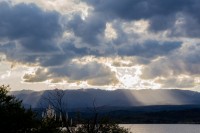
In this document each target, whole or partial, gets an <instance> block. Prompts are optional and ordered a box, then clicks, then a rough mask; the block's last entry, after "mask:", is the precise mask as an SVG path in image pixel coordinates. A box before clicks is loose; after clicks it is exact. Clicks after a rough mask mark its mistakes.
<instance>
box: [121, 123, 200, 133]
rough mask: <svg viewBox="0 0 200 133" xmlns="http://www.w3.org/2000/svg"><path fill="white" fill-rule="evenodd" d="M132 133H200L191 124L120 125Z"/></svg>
mask: <svg viewBox="0 0 200 133" xmlns="http://www.w3.org/2000/svg"><path fill="white" fill-rule="evenodd" d="M120 126H123V127H125V128H128V129H129V130H130V131H131V132H132V133H200V125H197V124H196V125H195V124H194V125H193V124H191V125H190V124H121V125H120Z"/></svg>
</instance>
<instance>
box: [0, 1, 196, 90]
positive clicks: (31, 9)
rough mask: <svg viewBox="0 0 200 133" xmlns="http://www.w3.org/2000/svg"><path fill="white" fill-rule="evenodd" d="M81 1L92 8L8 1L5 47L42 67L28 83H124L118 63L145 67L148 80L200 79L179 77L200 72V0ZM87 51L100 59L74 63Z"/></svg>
mask: <svg viewBox="0 0 200 133" xmlns="http://www.w3.org/2000/svg"><path fill="white" fill-rule="evenodd" d="M13 1H14V0H13ZM73 2H74V1H71V3H73ZM77 2H78V5H81V4H84V7H86V6H88V10H84V12H81V11H83V10H80V9H79V10H78V11H73V12H70V11H69V12H70V13H63V12H61V10H58V9H57V10H53V9H51V10H49V8H46V7H43V6H45V4H43V5H37V4H39V3H40V2H35V3H34V4H33V3H31V2H29V4H25V3H23V2H18V3H15V4H13V3H12V2H0V18H1V19H0V54H3V55H5V58H6V59H4V60H7V61H9V62H11V63H15V62H19V63H21V64H23V65H27V66H29V67H37V69H36V70H35V71H34V72H33V73H25V74H24V75H23V81H24V82H29V83H32V82H45V81H51V82H52V83H58V82H62V81H67V82H80V81H86V82H87V83H88V84H90V85H94V86H95V85H98V86H104V85H115V84H118V83H119V82H120V81H119V79H118V78H117V75H116V73H117V71H115V70H117V69H115V68H123V69H126V68H131V67H134V66H140V67H141V73H142V74H141V75H139V76H140V78H141V80H145V82H146V80H152V82H154V81H155V82H157V83H159V84H161V85H162V86H163V87H180V88H184V87H192V86H195V85H196V83H195V82H196V81H194V80H189V78H185V79H182V80H180V79H176V80H175V79H174V77H184V76H186V77H187V76H189V77H191V78H197V77H198V76H199V75H200V69H199V67H198V66H199V65H200V62H199V52H200V45H199V44H200V42H199V37H200V15H199V11H200V2H199V1H198V0H185V1H183V0H107V1H102V0H101V1H99V0H80V1H77ZM76 8H77V9H78V7H76ZM59 11H60V12H59ZM84 57H93V60H92V59H91V60H86V61H84V62H82V63H80V62H79V63H77V62H74V60H81V59H82V58H84ZM101 59H102V60H103V61H101ZM107 59H110V60H109V61H110V62H106V60H107ZM0 60H2V59H1V58H0ZM126 61H127V62H128V63H127V62H126ZM124 67H125V68H124ZM132 76H133V77H134V75H132ZM137 76H138V75H137ZM138 81H139V80H138ZM190 81H191V82H192V83H191V84H188V85H186V84H182V83H183V82H188V83H189V82H190ZM138 84H139V83H138ZM170 84H171V86H170ZM181 84H182V85H181ZM132 87H133V86H132Z"/></svg>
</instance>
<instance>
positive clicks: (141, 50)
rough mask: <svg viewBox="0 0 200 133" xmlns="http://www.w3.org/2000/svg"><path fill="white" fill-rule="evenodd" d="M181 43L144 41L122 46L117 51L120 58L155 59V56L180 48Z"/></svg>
mask: <svg viewBox="0 0 200 133" xmlns="http://www.w3.org/2000/svg"><path fill="white" fill-rule="evenodd" d="M181 44H182V43H181V42H158V41H151V40H150V41H146V42H144V43H141V44H133V45H126V46H122V47H121V48H119V50H118V54H119V55H121V56H141V57H146V58H153V57H154V58H155V57H157V56H162V55H167V54H168V53H170V52H171V51H173V50H175V49H177V48H180V47H181Z"/></svg>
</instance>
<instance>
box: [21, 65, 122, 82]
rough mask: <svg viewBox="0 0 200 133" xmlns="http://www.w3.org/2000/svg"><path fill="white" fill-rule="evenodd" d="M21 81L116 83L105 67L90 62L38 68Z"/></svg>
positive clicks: (114, 77) (113, 74)
mask: <svg viewBox="0 0 200 133" xmlns="http://www.w3.org/2000/svg"><path fill="white" fill-rule="evenodd" d="M23 79H24V81H25V82H44V81H47V80H50V81H52V82H56V81H58V82H60V81H62V80H66V81H68V82H80V81H88V84H90V85H98V86H104V85H111V84H116V83H118V80H117V78H116V76H115V73H114V72H112V71H111V70H110V69H109V68H108V67H107V66H105V65H103V64H99V63H97V62H90V63H87V64H85V65H81V64H79V63H78V64H77V63H69V64H66V65H64V66H62V67H56V68H38V69H37V70H36V71H35V72H34V73H26V74H25V75H24V76H23Z"/></svg>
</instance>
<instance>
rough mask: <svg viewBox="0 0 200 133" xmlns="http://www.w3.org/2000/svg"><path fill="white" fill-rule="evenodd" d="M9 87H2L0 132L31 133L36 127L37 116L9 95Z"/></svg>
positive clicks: (0, 91) (0, 92) (0, 88)
mask: <svg viewBox="0 0 200 133" xmlns="http://www.w3.org/2000/svg"><path fill="white" fill-rule="evenodd" d="M8 90H10V88H9V86H4V85H2V86H0V132H1V133H3V132H13V133H15V132H30V131H31V129H32V128H34V127H35V126H36V123H37V121H36V119H35V114H34V113H33V112H32V111H31V109H28V110H26V109H25V108H24V107H23V106H22V101H20V100H18V99H16V98H15V97H14V96H10V95H8Z"/></svg>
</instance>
